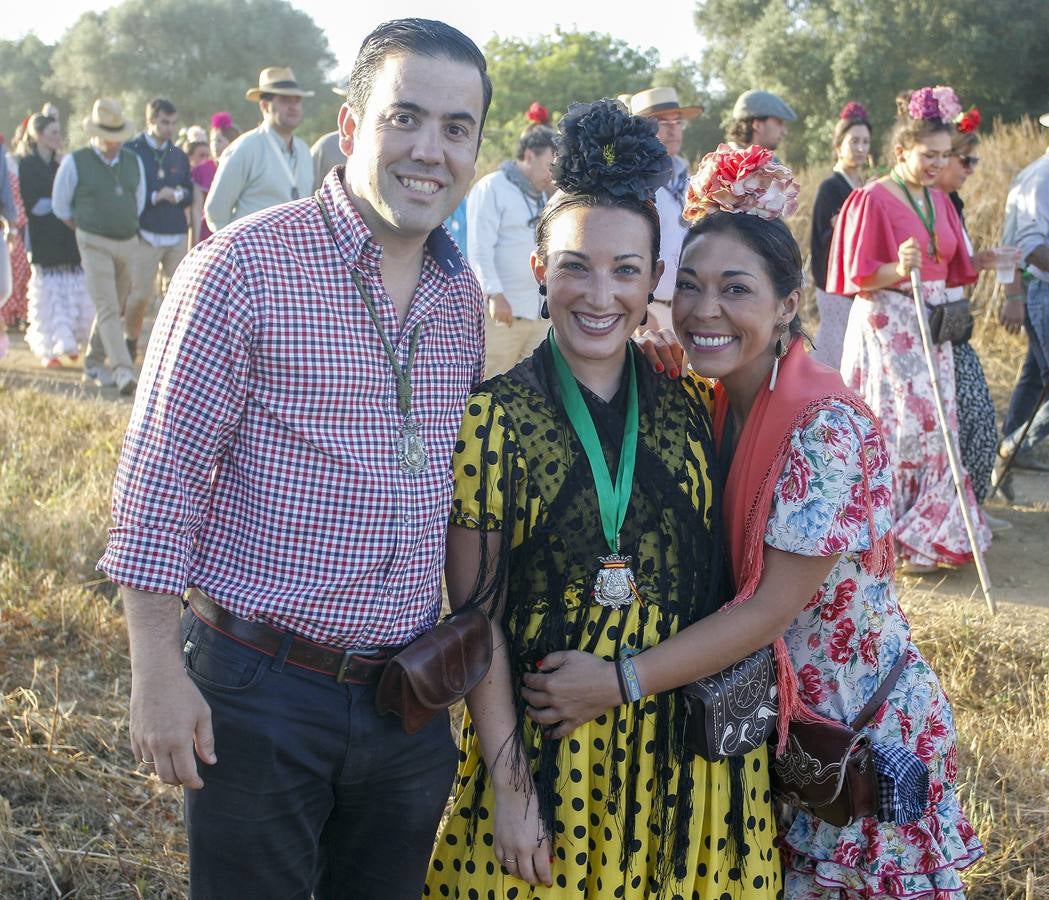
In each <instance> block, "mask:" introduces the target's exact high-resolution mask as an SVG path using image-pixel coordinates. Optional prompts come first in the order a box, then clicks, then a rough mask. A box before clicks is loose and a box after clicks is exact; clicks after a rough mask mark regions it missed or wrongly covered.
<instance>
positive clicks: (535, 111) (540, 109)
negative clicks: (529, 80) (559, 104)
mask: <svg viewBox="0 0 1049 900" xmlns="http://www.w3.org/2000/svg"><path fill="white" fill-rule="evenodd" d="M525 118H526V119H528V121H529V122H531V123H532V124H533V125H546V124H547V123H548V122H549V121H550V110H548V109H547V108H546V107H545V106H543V104H542V103H540V102H539V101H538V100H536V101H534V102H533V103H532V105H531V106H529V107H528V112H526V113H525Z"/></svg>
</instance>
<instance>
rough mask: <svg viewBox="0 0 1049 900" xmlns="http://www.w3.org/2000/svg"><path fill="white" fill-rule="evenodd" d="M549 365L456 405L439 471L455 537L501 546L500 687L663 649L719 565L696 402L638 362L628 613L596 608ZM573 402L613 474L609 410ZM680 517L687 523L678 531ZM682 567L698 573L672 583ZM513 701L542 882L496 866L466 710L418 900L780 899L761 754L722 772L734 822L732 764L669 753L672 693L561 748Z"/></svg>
mask: <svg viewBox="0 0 1049 900" xmlns="http://www.w3.org/2000/svg"><path fill="white" fill-rule="evenodd" d="M548 353H549V351H548V350H547V349H545V345H544V346H541V347H540V349H539V350H537V351H536V354H535V355H534V356H533V357H532V358H531V359H530V360H526V361H525V362H524V363H522V364H521V366H519V367H517V368H516V369H514V370H511V372H509V373H507V374H506V375H501V376H498V377H497V378H495V379H493V380H492V381H490V382H487V383H486V384H485V385H483V386H482V389H481V390H480V391H479V392H477V393H475V394H474V395H472V396H471V398H470V400H469V402H468V404H467V411H466V416H465V419H464V422H463V425H462V428H461V431H460V440H459V442H458V445H457V447H456V453H455V458H454V467H455V494H454V502H453V512H452V516H451V522H452V524H453V525H454V526H458V527H464V528H471V529H475V530H482V531H488V532H491V531H500V532H501V533H502V534H503V536H504V544H503V546H506V545H507V544H509V546H510V547H511V553H510V557H509V562H508V564H507V565H505V567H504V570H503V571H502V573H501V574H502V577H504V578H505V580H506V584H507V603H506V607H505V612H504V615H503V626H504V631H506V633H507V641H508V647H509V649H510V654H511V669H512V673H513V677H514V678H519V677H520V675H521V674H522V673H523V672H526V671H534V662H535V660H536V659H538V658H541V656H543V655H546V654H547V653H549V652H550V651H552V650H556V649H577V650H584V651H586V652H591V653H594V654H596V655H598V656H602V657H604V658H606V659H614V658H617V657H619V656H621V655H623V654H624V653H626V654H629V653H633V652H639V651H641V650H644V649H645V648H647V647H650V646H652V645H653V644H656V643H658V642H660V641H662V640H666V639H667V638H668V637H670V636H671V635H672V634H674V633H675V632H676V631H677V630H679V628H681V627H685V625H687V624H689V622H691V621H694V620H695V618H698V615H697V614H696V613H695V609H696V604H695V603H694V602H692V600H691V599H690V598H687V597H682V596H678V595H680V594H681V593H682V591H684V590H686V589H687V588H689V587H692V588H694V587H695V585H696V584H698V583H701V582H702V579H703V578H708V579H709V578H717V577H720V573H719V572H716V571H714V570H716V569H717V568H718V566H719V565H720V564H719V562H718V561H717V560H718V557H717V553H716V552H715V553H714V557H715V559H714V562H711V561H710V560H709V559H705V560H704V559H701V557H702V556H705V555H710V548H711V546H714V549H715V551H716V547H717V542H716V541H715V542H714V543H713V544H711V542H710V540H709V538H710V534H711V528H710V525H711V521H712V490H711V478H710V457H711V454H712V451H711V450H710V448H711V446H712V443H711V441H710V440H709V430H710V429H709V415H708V412H709V404H710V392H709V389H708V388H707V386H706V385H705V384H704V383H703V382H701V381H699V380H698V379H696V380H692V381H689V380H687V379H686V380H684V381H683V382H668V381H665V380H657V379H655V378H652V377H650V376H649V375H648V373H647V369H648V367H647V365H645V364H644V363H643V362H639V363H638V367H637V374H638V381H639V387H640V394H641V403H640V404H639V405H640V409H641V414H640V418H641V421H640V435H639V447H638V456H637V464H636V470H635V471H636V476H635V484H634V490H633V493H632V495H631V505H630V508H629V510H628V514H627V521H626V522H625V523H624V527H623V530H622V533H621V546H622V552H624V553H629V554H631V555H632V556H633V558H634V566H635V580H636V582H637V586H638V590H639V592H640V594H641V597H642V600H643V602H637V601H635V602H632V603H631V604H630V605H629V606H628V607H626V608H625V609H622V610H614V611H608V610H606V609H605V608H604V607H602V606H600V605H599V604H597V603H595V602H593V600H592V599H591V586H592V577H593V572H594V571H595V569H596V568H597V566H596V560H594V558H593V557H592V556H591V555H590V554H591V552H592V550H593V549H594V548H596V550H595V551H594V552H599V551H600V547H601V543H602V541H603V538H602V534H601V531H600V520H599V514H598V511H597V506H596V494H594V493H593V490H592V476H590V475H589V467H588V464H587V462H586V459H585V456H584V455H583V454H582V452H581V447H580V445H579V443H578V440H577V439H576V438H575V435H574V432H572V429H571V426H570V425H569V424H568V422H567V420H566V418H565V417H564V416H563V414H561V413H560V412H559V410H560V406H559V403H558V402H557V400H556V387H555V386H553V383H552V379H551V378H549V377H548V376H549V371H548V362H549V357H548ZM624 393H625V391H624V390H621V391H620V394H624ZM584 397H585V399H586V401H587V404H588V406H589V407H590V410H591V414H592V417H593V418H594V421H595V425H596V426H597V429H598V434H599V436H600V437H601V440H602V445H603V446H604V447H605V449H606V459H607V461H608V462H609V466H610V471H612V472H615V471H616V469H615V463H616V459H617V454H618V447H617V446H616V440H615V438H616V436H617V435H618V436H619V441H620V442H621V435H622V428H621V424H620V423H621V421H622V417H621V416H617V415H616V410H615V406H616V403H617V400H621V398H620V397H619V396H618V395H617V398H616V399H615V400H613V401H612V403H611V404H609V408H608V409H607V410H606V409H604V408H603V404H602V401H600V400H599V399H597V398H596V397H594V396H593V395H590V394H588V392H586V391H585V390H584ZM606 413H607V415H606ZM695 419H699V420H700V421H695ZM660 461H662V464H660ZM662 473H666V475H667V477H665V478H664V477H662ZM537 476H538V477H537ZM588 484H589V491H590V494H589V495H588V488H587V485H588ZM508 487H509V491H507V488H508ZM688 510H691V513H692V516H693V518H692V520H691V521H685V522H683V521H681V518H682V517H683V515H682V514H683V513H687V512H688ZM591 515H593V516H597V517H598V521H597V522H596V523H594V522H587V521H586V519H587V518H588V517H589V516H591ZM554 519H557V520H558V521H557V522H554V521H553V520H554ZM700 532H701V533H702V536H701V537H698V538H697V537H696V534H697V533H700ZM591 544H592V545H593V547H592V546H591ZM686 545H688V546H686ZM580 547H582V548H583V549H582V550H580V549H579V548H580ZM697 548H698V549H697ZM606 552H607V551H606ZM552 563H555V564H556V565H551V564H552ZM683 563H686V564H687V566H688V567H689V569H690V570H691V569H698V570H700V571H701V573H702V577H701V578H700V579H691V580H689V579H688V578H684V577H682V573H681V571H680V569H681V568H682V564H683ZM561 572H563V577H558V576H559V573H561ZM710 583H711V584H713V583H716V582H710ZM719 590H722V591H723V590H724V588H723V587H722V588H719ZM660 592H662V596H660ZM723 599H724V597H723V596H722V600H723ZM718 605H720V601H719V604H718ZM705 611H706V610H705ZM515 696H517V703H518V732H517V737H518V739H519V740H520V742H521V745H522V747H523V750H524V756H525V757H526V759H527V764H528V765H529V767H530V771H531V773H532V775H533V778H534V779H535V780H536V783H537V785H538V784H539V782H540V780H542V779H546V784H547V785H548V786H549V788H550V790H549V794H550V795H552V808H551V810H550V820H551V821H550V822H549V827H551V829H552V834H553V840H552V844H553V856H554V859H553V864H552V867H551V870H552V875H553V886H552V887H546V886H544V885H538V886H531V885H529V884H528V883H527V882H525V881H522V880H520V879H518V878H516V877H514V876H513V875H511V874H509V873H508V872H507V871H506V870H505V869H504V868H503V867H502V866H501V865H500V862H499V860H497V859H496V858H495V852H494V850H493V845H494V835H493V824H494V816H493V809H494V803H495V797H494V792H493V789H492V786H491V782H490V780H489V779H488V777H487V771H486V768H485V764H484V760H483V758H482V756H481V753H480V748H479V743H478V740H477V737H476V734H475V732H474V730H473V727H472V725H471V722H470V717H469V714H467V716H466V718H465V720H464V724H463V732H462V743H461V745H460V766H459V771H458V775H457V779H456V783H455V789H454V794H453V805H452V808H451V812H450V815H449V816H448V818H447V819H446V821H445V823H444V825H443V827H442V830H441V833H440V835H439V836H438V839H437V842H436V845H435V849H434V853H433V858H432V860H431V865H430V871H429V874H428V877H427V882H426V887H425V890H424V896H426V897H449V898H476V900H503V898H582V897H586V898H605V897H608V898H629V900H641V898H657V897H658V898H685V900H688V898H698V900H721V898H724V900H742V898H772V897H777V896H780V893H781V873H780V860H779V854H778V852H777V850H776V849H775V848H774V846H773V837H774V834H773V831H774V820H773V817H772V812H771V804H770V792H769V778H768V755H767V752H766V750H765V748H761V749H759V750H756V751H754V752H752V753H750V754H748V755H747V756H745V757H743V758H742V760H741V761H740V762H737V763H736V764H735V765H736V767H737V774H736V781H735V784H736V795H735V797H736V804H735V805H736V806H737V807H738V808H737V809H736V810H735V811H734V810H733V802H732V794H733V792H732V778H731V776H730V765H729V762H727V761H723V762H718V763H708V762H706V761H705V760H703V759H701V758H700V757H698V756H694V755H693V754H691V753H688V752H687V751H683V750H682V749H681V742H680V740H679V739H677V738H676V737H675V730H676V729H678V728H680V725H681V721H682V720H681V716H682V715H683V712H682V711H681V710H680V709H679V708H678V704H677V703H676V695H675V694H674V692H670V693H669V694H666V695H657V696H654V697H646V698H643V699H642V700H640V701H638V702H636V703H633V704H628V705H623V706H620V707H618V708H617V709H614V710H611V711H609V712H608V713H606V714H604V715H601V716H599V717H598V718H596V719H594V720H593V721H591V722H588V723H587V724H585V725H582V726H580V727H579V728H577V729H576V730H575V731H573V732H572V733H571V735H569V736H568V737H566V738H563V739H561V740H559V741H555V740H547V741H544V740H543V739H542V734H541V730H540V728H539V727H538V726H536V725H534V723H532V722H531V720H530V719H528V718H527V717H526V716H524V715H523V706H524V704H523V702H522V701H521V700H520V698H519V696H518V695H516V693H515ZM677 734H678V736H679V735H680V732H677ZM540 794H542V791H541V790H540ZM541 810H542V807H541ZM734 813H735V816H736V821H737V826H736V827H737V832H736V833H737V834H739V830H738V829H739V828H740V827H741V828H742V837H743V840H742V844H741V845H739V846H736V845H735V841H734V839H733V837H732V828H731V827H730V824H729V823H730V822H731V821H732V820H733V814H734ZM682 816H684V818H683V819H682V818H681V817H682ZM675 835H677V836H678V837H677V840H676V841H675ZM682 836H683V839H682Z"/></svg>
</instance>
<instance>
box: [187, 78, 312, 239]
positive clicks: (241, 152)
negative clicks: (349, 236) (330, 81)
mask: <svg viewBox="0 0 1049 900" xmlns="http://www.w3.org/2000/svg"><path fill="white" fill-rule="evenodd" d="M244 96H245V98H246V99H248V100H251V101H252V102H257V103H258V104H259V110H260V111H261V113H262V124H261V125H259V127H258V128H254V129H252V130H251V131H248V132H245V133H244V134H242V135H241V136H240V138H239V139H238V140H236V141H234V142H233V143H232V144H231V145H230V146H229V147H228V148H227V149H226V152H225V153H223V154H222V158H221V159H220V160H219V168H218V171H217V172H216V173H215V180H214V181H213V182H212V184H211V190H209V191H208V198H207V200H206V201H205V202H204V217H205V218H206V219H207V222H208V227H209V228H210V229H211V230H212V231H213V232H215V231H218V230H219V229H220V228H225V227H226V226H227V225H229V223H230V222H232V221H233V220H234V219H240V218H243V217H244V216H246V215H250V214H251V213H253V212H258V211H259V210H260V209H267V208H268V207H270V206H276V205H277V204H278V203H287V202H288V201H289V200H298V199H299V198H300V197H307V196H309V194H310V193H311V192H312V191H313V160H312V159H311V158H310V148H309V147H308V146H307V145H306V142H305V141H304V140H302V138H297V137H295V129H296V128H298V127H299V123H300V122H301V121H302V98H303V97H312V96H313V91H305V90H303V89H302V88H301V87H299V83H298V82H297V81H296V80H295V73H294V72H293V71H292V70H291V69H288V68H284V67H281V66H270V67H269V68H266V69H263V70H262V71H261V72H260V73H259V84H258V87H253V88H251V89H250V90H248V91H247V92H246V93H245V95H244Z"/></svg>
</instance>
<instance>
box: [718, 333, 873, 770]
mask: <svg viewBox="0 0 1049 900" xmlns="http://www.w3.org/2000/svg"><path fill="white" fill-rule="evenodd" d="M770 377H771V373H770ZM768 385H769V379H768V378H766V379H765V381H764V382H763V383H762V385H761V387H760V388H758V395H757V397H756V398H755V400H754V405H753V407H752V408H751V410H750V414H749V415H748V416H747V420H746V422H745V423H744V425H743V431H742V433H741V434H740V436H739V441H738V445H737V446H736V448H735V453H734V455H733V458H732V465H731V468H730V469H729V473H728V478H727V480H726V483H725V495H724V503H723V508H724V510H725V529H726V533H727V535H728V548H729V553H730V556H731V560H732V572H733V575H734V576H735V583H736V596H735V597H734V598H733V599H732V600H731V601H730V602H729V603H727V604H725V606H724V607H722V609H721V611H722V612H727V611H729V610H731V609H734V608H735V607H736V606H738V605H739V604H740V603H744V602H746V601H747V600H749V599H750V598H751V597H752V596H754V592H755V591H756V590H757V587H758V584H759V583H760V582H761V575H762V572H763V571H764V568H765V527H766V525H767V523H768V520H769V515H770V514H771V512H772V502H773V499H774V494H775V489H776V484H777V482H778V481H779V477H780V475H781V473H782V472H783V467H784V464H785V463H786V459H787V453H788V452H789V450H790V445H791V438H792V436H793V434H794V432H796V431H798V430H799V429H804V428H806V427H807V426H808V425H809V424H810V423H811V422H812V421H813V419H814V418H815V417H816V415H817V414H818V413H819V412H820V410H822V409H825V408H826V407H827V404H828V403H829V402H830V401H832V400H838V401H840V402H842V403H844V404H846V405H847V406H849V407H850V408H851V409H852V410H854V411H855V412H856V413H857V414H858V415H861V416H864V417H866V418H868V419H870V420H871V421H872V422H874V423H875V424H876V425H877V422H878V419H877V416H875V415H874V413H873V412H872V411H871V410H870V408H869V407H868V406H867V404H866V403H864V402H863V401H862V400H861V399H860V398H859V397H858V396H856V394H854V393H853V392H852V391H850V390H849V389H848V388H847V387H845V383H844V382H843V381H842V379H841V376H840V375H839V374H838V373H837V372H836V371H835V370H833V369H831V368H829V367H827V366H824V365H822V364H821V363H818V362H816V361H815V360H813V359H812V358H811V357H810V356H809V355H808V353H806V352H805V347H804V342H803V341H802V340H801V339H800V338H795V339H794V341H793V343H792V344H791V346H790V349H789V350H788V352H787V355H786V356H785V357H784V358H783V359H782V360H780V364H779V377H778V380H777V383H776V389H775V390H774V391H770V390H769V389H768ZM714 402H715V407H714V434H715V437H716V439H717V440H718V442H719V444H720V442H721V438H722V435H723V433H724V430H725V423H726V421H727V420H728V413H729V403H728V396H727V394H726V392H725V389H724V387H723V386H722V385H720V384H719V385H718V386H717V388H716V390H715V399H714ZM851 422H852V427H853V428H854V429H855V430H856V433H857V436H858V437H859V439H860V445H861V446H863V432H862V431H861V430H860V427H859V425H858V424H857V423H856V421H855V420H854V419H852V420H851ZM878 427H880V426H878ZM861 466H862V472H861V475H862V478H863V497H864V504H865V506H866V510H867V522H868V527H869V528H870V536H871V549H870V550H868V551H865V552H864V553H863V554H862V556H861V563H862V564H863V567H864V569H865V570H866V571H868V572H869V573H871V574H872V575H875V576H877V577H880V578H883V577H886V576H887V575H888V574H889V573H890V572H891V571H892V568H893V563H894V558H893V557H894V551H893V545H892V537H891V534H885V535H884V536H882V537H880V538H879V537H878V536H877V531H876V529H875V523H874V505H873V502H872V498H871V490H870V471H869V469H868V462H867V457H866V453H864V454H863V455H862V456H861ZM773 647H774V650H775V656H776V672H777V681H778V688H779V702H780V706H779V722H778V743H777V746H776V753H777V754H779V753H782V752H783V749H784V748H785V746H786V741H787V731H788V728H789V724H790V722H791V721H792V720H798V721H819V720H820V719H821V717H820V716H818V715H817V714H816V713H814V712H812V711H811V710H810V709H809V708H808V707H807V706H806V705H805V704H804V703H803V702H802V700H801V696H800V694H799V691H798V680H797V677H796V675H795V673H794V667H793V665H792V664H791V661H790V657H789V655H788V653H787V646H786V644H785V643H784V641H783V638H782V637H780V638H778V639H777V640H776V642H775V643H774V645H773Z"/></svg>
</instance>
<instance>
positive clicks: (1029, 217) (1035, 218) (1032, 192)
mask: <svg viewBox="0 0 1049 900" xmlns="http://www.w3.org/2000/svg"><path fill="white" fill-rule="evenodd" d="M1002 243H1003V244H1005V245H1006V246H1010V247H1019V248H1020V259H1021V260H1026V259H1027V257H1028V256H1029V255H1030V253H1031V251H1033V250H1034V249H1035V248H1036V247H1040V246H1041V245H1042V244H1049V150H1046V151H1045V154H1044V155H1043V156H1041V157H1040V158H1039V159H1036V160H1035V161H1034V162H1033V163H1031V164H1030V165H1029V166H1028V167H1027V168H1026V169H1024V170H1023V171H1022V172H1020V174H1019V175H1017V176H1016V178H1014V179H1013V183H1012V186H1011V187H1010V188H1009V197H1008V199H1007V200H1006V201H1005V228H1004V229H1003V232H1002ZM1025 268H1026V269H1027V271H1028V272H1030V273H1031V274H1032V275H1033V276H1034V277H1035V278H1038V279H1040V280H1041V281H1049V272H1047V271H1045V270H1044V269H1039V268H1038V266H1036V265H1034V264H1032V263H1026V265H1025Z"/></svg>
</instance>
